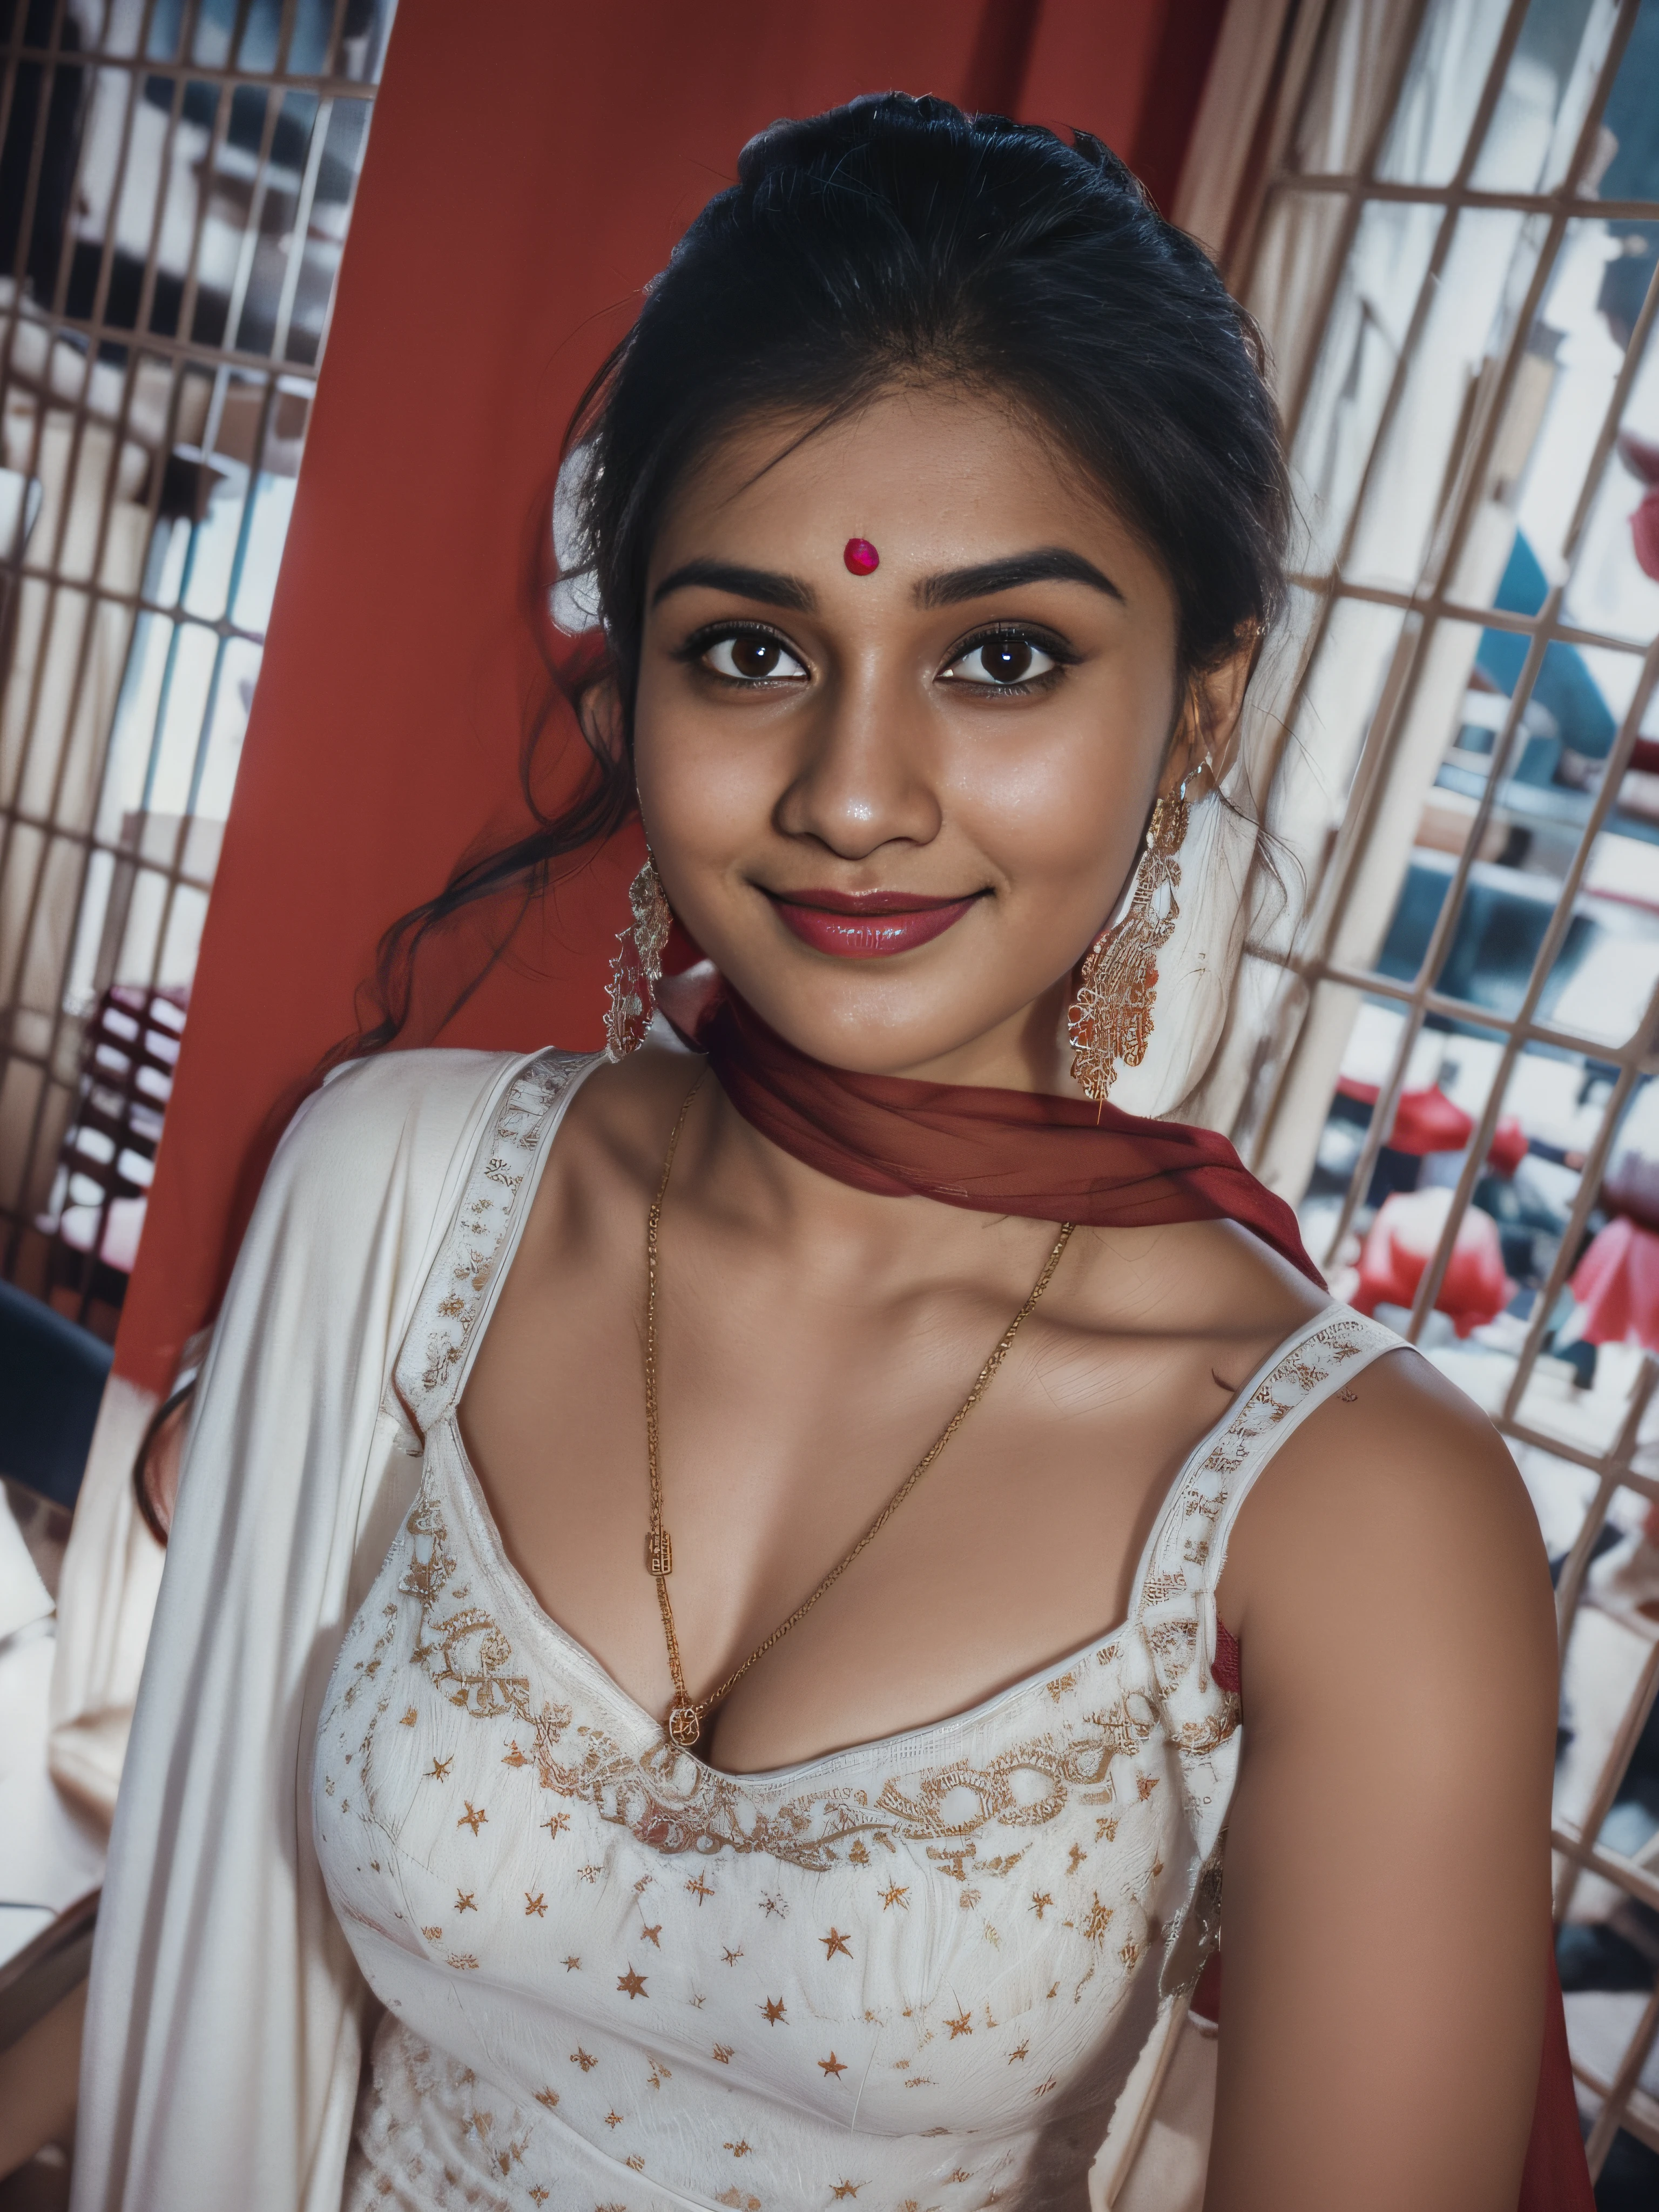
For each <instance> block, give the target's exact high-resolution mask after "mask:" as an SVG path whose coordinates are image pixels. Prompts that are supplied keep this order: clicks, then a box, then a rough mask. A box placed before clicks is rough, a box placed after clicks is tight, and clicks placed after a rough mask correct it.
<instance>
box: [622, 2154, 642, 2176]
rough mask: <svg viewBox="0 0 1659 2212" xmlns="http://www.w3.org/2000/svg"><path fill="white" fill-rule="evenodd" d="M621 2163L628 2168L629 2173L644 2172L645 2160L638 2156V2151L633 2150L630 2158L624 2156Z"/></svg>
mask: <svg viewBox="0 0 1659 2212" xmlns="http://www.w3.org/2000/svg"><path fill="white" fill-rule="evenodd" d="M623 2165H624V2166H626V2167H627V2168H628V2171H629V2172H630V2173H643V2172H645V2160H643V2159H642V2158H641V2156H640V2154H639V2153H638V2151H635V2154H634V2155H633V2157H632V2158H625V2159H624V2160H623Z"/></svg>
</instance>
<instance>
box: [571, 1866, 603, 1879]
mask: <svg viewBox="0 0 1659 2212" xmlns="http://www.w3.org/2000/svg"><path fill="white" fill-rule="evenodd" d="M604 1871H605V1869H603V1868H602V1867H596V1866H585V1867H578V1868H577V1869H576V1872H577V1874H578V1875H580V1877H581V1879H582V1881H598V1880H599V1876H600V1875H601V1874H602V1873H603V1872H604Z"/></svg>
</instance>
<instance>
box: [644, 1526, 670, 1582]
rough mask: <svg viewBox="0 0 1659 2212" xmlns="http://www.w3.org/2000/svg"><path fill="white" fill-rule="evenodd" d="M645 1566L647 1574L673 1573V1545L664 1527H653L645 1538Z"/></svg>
mask: <svg viewBox="0 0 1659 2212" xmlns="http://www.w3.org/2000/svg"><path fill="white" fill-rule="evenodd" d="M645 1567H646V1572H647V1574H652V1575H671V1574H672V1573H673V1571H674V1546H673V1541H672V1539H671V1537H670V1535H669V1534H668V1531H667V1529H666V1528H653V1530H652V1531H651V1533H650V1534H649V1535H648V1536H647V1538H646V1540H645Z"/></svg>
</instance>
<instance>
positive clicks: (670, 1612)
mask: <svg viewBox="0 0 1659 2212" xmlns="http://www.w3.org/2000/svg"><path fill="white" fill-rule="evenodd" d="M701 1088H702V1077H701V1076H699V1077H698V1078H697V1080H696V1083H694V1084H693V1085H692V1086H691V1088H690V1091H687V1092H686V1094H685V1098H684V1103H682V1105H681V1107H680V1110H679V1113H678V1115H677V1116H676V1117H675V1121H674V1127H673V1129H672V1130H671V1133H670V1135H669V1139H668V1152H667V1155H666V1157H665V1159H664V1161H663V1164H662V1179H661V1181H660V1182H659V1183H658V1185H657V1195H656V1197H655V1198H654V1199H653V1200H652V1204H651V1211H650V1212H649V1213H648V1214H647V1216H646V1225H645V1448H646V1456H647V1462H648V1463H649V1466H650V1470H651V1527H650V1531H649V1533H648V1534H647V1537H646V1540H645V1564H646V1566H647V1570H648V1571H649V1572H650V1574H651V1575H652V1576H653V1578H654V1579H655V1582H656V1585H657V1603H658V1605H659V1607H661V1608H662V1626H663V1634H664V1636H665V1638H667V1643H668V1671H669V1673H670V1674H671V1676H672V1677H673V1682H674V1702H673V1704H672V1705H671V1706H670V1708H669V1712H668V1734H669V1736H670V1738H671V1741H673V1742H675V1743H677V1744H678V1745H679V1746H680V1747H681V1749H682V1750H686V1751H689V1750H690V1747H691V1746H692V1745H693V1744H694V1743H696V1741H697V1739H698V1737H699V1736H700V1735H702V1723H703V1717H704V1715H705V1714H707V1713H709V1712H712V1711H714V1707H715V1706H716V1705H719V1704H720V1701H721V1699H724V1698H726V1697H728V1696H729V1695H730V1694H731V1692H732V1690H733V1689H735V1688H736V1686H737V1685H738V1683H739V1682H740V1681H742V1680H743V1678H744V1675H745V1674H747V1673H748V1672H749V1669H750V1668H751V1667H752V1666H753V1665H754V1664H755V1662H756V1661H757V1659H763V1658H764V1657H765V1656H766V1655H767V1653H768V1652H769V1650H771V1649H772V1646H773V1645H774V1644H781V1642H782V1641H783V1638H785V1637H786V1636H787V1635H788V1633H789V1632H790V1630H791V1629H792V1628H795V1627H798V1626H799V1625H800V1623H801V1622H802V1621H803V1620H805V1618H806V1616H807V1614H808V1613H811V1610H812V1607H814V1606H815V1605H816V1604H817V1601H818V1600H819V1599H820V1598H821V1597H822V1596H823V1594H824V1592H825V1591H826V1590H828V1589H832V1588H833V1587H834V1585H835V1584H836V1583H838V1582H839V1581H840V1580H841V1578H842V1576H843V1575H844V1574H845V1573H846V1572H847V1570H848V1567H850V1566H851V1565H852V1564H853V1562H854V1559H857V1558H858V1556H859V1554H860V1552H862V1551H863V1550H865V1548H866V1547H867V1546H868V1545H871V1544H873V1543H874V1541H875V1540H876V1538H877V1537H878V1536H879V1535H880V1534H881V1532H882V1530H883V1529H884V1528H885V1527H886V1526H887V1523H888V1522H890V1520H891V1519H892V1517H893V1516H894V1514H896V1512H897V1511H898V1510H899V1508H900V1506H901V1505H902V1504H903V1503H904V1501H905V1499H906V1498H908V1496H909V1495H910V1492H912V1491H913V1490H914V1489H915V1486H916V1485H917V1484H918V1483H919V1482H920V1481H921V1478H922V1477H923V1475H924V1474H927V1470H928V1468H930V1467H932V1466H933V1462H934V1461H935V1460H936V1459H937V1458H938V1457H939V1454H940V1453H941V1452H942V1451H943V1450H944V1449H945V1445H946V1444H948V1443H950V1441H951V1437H953V1436H955V1434H956V1432H957V1430H958V1429H959V1428H960V1427H961V1426H962V1425H963V1422H964V1421H965V1420H966V1419H967V1418H968V1416H969V1413H972V1412H973V1410H974V1408H975V1406H977V1405H978V1403H979V1401H980V1400H981V1398H982V1397H983V1396H984V1395H985V1393H986V1392H987V1390H988V1389H990V1387H991V1382H992V1378H993V1377H994V1375H995V1374H996V1371H997V1370H998V1368H999V1367H1000V1366H1001V1364H1002V1363H1003V1361H1004V1360H1005V1359H1006V1358H1007V1356H1008V1350H1009V1346H1011V1345H1012V1343H1013V1340H1014V1339H1015V1338H1016V1337H1017V1336H1018V1334H1019V1329H1020V1324H1021V1322H1024V1319H1025V1317H1026V1316H1027V1315H1028V1314H1029V1313H1030V1311H1031V1310H1032V1308H1033V1307H1034V1306H1035V1305H1036V1303H1037V1300H1038V1299H1039V1298H1040V1297H1042V1293H1043V1292H1044V1291H1046V1290H1047V1289H1048V1285H1049V1284H1050V1283H1051V1282H1052V1281H1053V1280H1054V1269H1055V1268H1056V1267H1058V1266H1059V1265H1060V1254H1061V1253H1062V1252H1064V1250H1065V1249H1066V1245H1067V1243H1069V1242H1070V1240H1071V1235H1072V1231H1073V1227H1074V1224H1073V1223H1072V1222H1070V1221H1068V1222H1066V1223H1065V1224H1064V1225H1062V1227H1061V1229H1060V1234H1059V1236H1058V1237H1056V1238H1055V1239H1054V1249H1053V1251H1052V1252H1050V1253H1049V1255H1048V1258H1047V1259H1046V1260H1045V1261H1043V1263H1042V1273H1041V1274H1040V1275H1039V1276H1038V1277H1037V1279H1036V1282H1035V1283H1034V1284H1033V1285H1032V1286H1031V1294H1030V1297H1028V1298H1027V1299H1026V1301H1025V1303H1024V1305H1023V1306H1022V1307H1021V1308H1020V1310H1019V1311H1018V1313H1017V1314H1016V1315H1015V1316H1014V1317H1013V1319H1012V1321H1011V1322H1009V1324H1008V1326H1007V1328H1006V1329H1004V1330H1003V1332H1002V1334H1001V1335H1000V1337H999V1338H998V1340H997V1341H996V1344H995V1345H994V1347H993V1349H992V1352H991V1356H990V1358H988V1359H987V1361H986V1363H985V1364H984V1366H983V1367H981V1369H980V1370H979V1373H978V1374H977V1375H976V1376H975V1378H974V1387H973V1389H971V1390H970V1391H969V1393H968V1395H967V1396H966V1397H965V1398H964V1399H963V1401H962V1403H961V1405H960V1406H958V1407H957V1410H956V1412H955V1413H952V1415H951V1419H949V1421H948V1422H946V1424H945V1427H944V1428H943V1429H942V1430H941V1431H940V1432H939V1436H938V1437H937V1438H936V1439H935V1441H934V1443H933V1445H932V1447H931V1448H930V1449H929V1450H928V1451H927V1453H926V1454H925V1455H924V1456H923V1457H922V1458H921V1459H920V1460H918V1461H917V1462H916V1464H915V1467H914V1468H911V1470H910V1472H909V1474H907V1475H906V1476H905V1478H904V1480H903V1481H902V1483H900V1485H899V1486H898V1488H897V1489H896V1491H895V1492H893V1494H892V1496H891V1497H890V1498H889V1499H888V1501H887V1503H886V1504H885V1505H884V1506H883V1507H882V1509H881V1510H880V1512H879V1513H878V1514H877V1516H876V1517H875V1519H874V1520H873V1521H872V1522H871V1523H870V1526H869V1527H868V1528H866V1530H865V1532H864V1534H862V1535H861V1536H860V1538H859V1540H858V1541H857V1543H856V1544H854V1546H853V1547H852V1549H851V1550H850V1551H849V1552H848V1553H845V1555H844V1556H843V1557H842V1559H839V1560H837V1562H836V1565H834V1566H833V1567H831V1568H830V1570H829V1573H828V1574H827V1575H825V1577H823V1581H822V1582H821V1583H819V1584H818V1586H817V1589H815V1590H813V1591H812V1593H811V1595H810V1596H809V1597H806V1598H804V1599H803V1600H802V1601H801V1602H800V1604H799V1605H798V1606H797V1607H795V1609H794V1611H793V1613H791V1614H790V1616H789V1618H788V1620H786V1621H783V1622H781V1624H780V1625H779V1626H777V1627H776V1628H775V1629H774V1630H773V1631H772V1633H771V1634H770V1635H769V1637H768V1638H767V1639H766V1641H765V1643H764V1644H757V1645H756V1646H755V1648H754V1650H752V1651H751V1652H750V1655H749V1656H748V1657H747V1658H746V1659H745V1660H744V1662H743V1664H742V1666H740V1667H736V1668H733V1669H732V1672H731V1673H730V1674H728V1675H727V1676H726V1680H724V1681H723V1682H721V1683H720V1684H719V1685H718V1686H716V1687H715V1688H714V1689H713V1690H711V1691H710V1692H709V1693H708V1696H707V1697H706V1698H697V1699H693V1698H692V1696H691V1694H690V1692H689V1691H688V1690H687V1688H686V1686H685V1671H684V1668H683V1667H682V1665H681V1663H680V1639H679V1638H678V1635H677V1634H676V1633H675V1629H674V1605H673V1601H672V1599H671V1597H670V1596H669V1595H668V1577H669V1576H670V1575H671V1574H672V1572H673V1571H674V1547H673V1544H672V1542H671V1541H670V1538H669V1534H668V1531H667V1530H666V1529H665V1528H664V1527H663V1525H662V1467H661V1462H660V1458H659V1452H658V1443H657V1269H658V1249H657V1237H658V1231H659V1229H660V1227H661V1225H662V1202H663V1200H664V1198H665V1196H666V1195H667V1192H668V1177H669V1175H670V1173H671V1170H672V1168H673V1165H674V1152H675V1148H676V1146H678V1143H679V1140H680V1131H681V1130H682V1129H683V1128H684V1127H685V1117H686V1115H687V1114H688V1113H690V1109H691V1101H692V1100H693V1099H694V1098H695V1097H696V1095H697V1092H698V1091H699V1090H700V1089H701Z"/></svg>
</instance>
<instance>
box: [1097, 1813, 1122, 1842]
mask: <svg viewBox="0 0 1659 2212" xmlns="http://www.w3.org/2000/svg"><path fill="white" fill-rule="evenodd" d="M1095 1841H1096V1842H1097V1844H1114V1843H1115V1842H1116V1841H1117V1822H1116V1821H1115V1820H1111V1819H1109V1818H1108V1817H1107V1816H1106V1815H1105V1814H1101V1815H1100V1816H1099V1817H1097V1820H1096V1821H1095Z"/></svg>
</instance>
